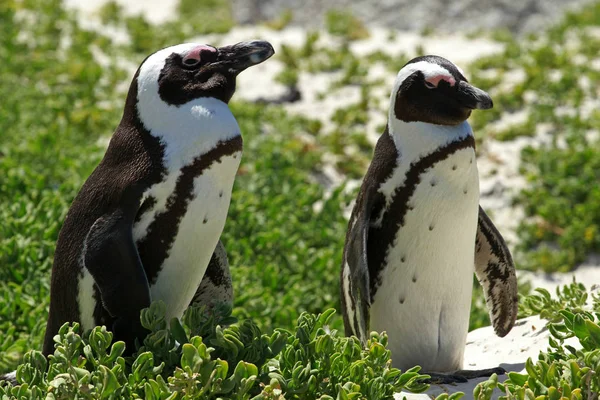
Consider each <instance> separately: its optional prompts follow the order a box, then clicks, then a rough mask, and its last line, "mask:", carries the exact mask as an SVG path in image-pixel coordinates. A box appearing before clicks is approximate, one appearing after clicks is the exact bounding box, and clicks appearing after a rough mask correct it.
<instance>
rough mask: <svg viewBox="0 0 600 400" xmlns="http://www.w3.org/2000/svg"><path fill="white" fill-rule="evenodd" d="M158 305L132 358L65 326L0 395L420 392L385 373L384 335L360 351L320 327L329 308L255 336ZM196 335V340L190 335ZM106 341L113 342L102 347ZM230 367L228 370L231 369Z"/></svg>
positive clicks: (96, 335)
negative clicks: (48, 351)
mask: <svg viewBox="0 0 600 400" xmlns="http://www.w3.org/2000/svg"><path fill="white" fill-rule="evenodd" d="M165 309H166V307H165V305H164V304H163V303H159V302H157V303H153V304H152V305H151V306H150V308H148V309H145V310H143V311H142V315H141V321H142V325H143V326H144V327H146V328H148V329H149V330H150V333H149V335H148V336H147V337H146V338H145V339H144V343H143V345H142V346H141V347H139V348H138V351H137V353H136V354H135V355H134V356H133V357H128V358H125V357H123V353H124V351H125V344H124V343H123V342H115V343H112V333H111V332H108V331H107V330H106V328H105V327H95V328H94V329H92V330H91V331H89V332H86V333H84V334H83V335H82V334H81V333H80V328H79V325H78V324H73V325H69V324H65V325H63V326H62V327H61V329H60V330H59V332H58V334H57V335H56V336H55V337H54V340H55V343H56V345H55V351H54V354H53V355H51V356H50V357H49V359H48V360H47V359H46V358H45V357H44V356H43V355H42V354H41V353H40V352H38V351H30V352H28V353H27V354H26V355H25V358H24V363H23V364H22V365H20V366H19V368H18V369H17V381H18V382H19V385H18V386H16V387H12V386H11V385H10V384H8V383H3V384H0V396H11V395H12V396H15V397H21V396H28V398H31V399H42V398H46V399H48V398H51V399H73V398H90V399H92V398H94V399H97V398H100V399H120V398H145V399H250V398H252V399H255V400H259V399H283V398H286V399H317V398H319V399H333V398H352V399H370V400H376V399H392V398H393V394H394V393H395V392H398V391H400V390H410V391H413V392H421V391H423V390H426V389H427V387H428V385H426V384H423V383H421V382H420V380H422V379H424V378H426V377H427V376H426V375H420V374H419V373H418V371H419V367H415V368H412V369H410V370H408V371H406V372H404V373H402V372H401V371H399V370H397V369H394V368H391V367H390V364H391V361H390V352H389V350H386V348H385V345H386V343H387V337H386V336H385V335H378V334H375V333H374V334H373V335H372V336H371V339H370V340H369V341H368V343H367V346H366V347H363V346H362V345H361V344H360V342H359V341H358V339H356V338H354V337H353V338H345V337H340V336H338V334H337V332H336V331H335V330H334V331H329V330H328V328H327V324H328V323H329V320H330V318H331V316H332V315H333V313H334V310H332V309H330V310H328V311H326V312H324V313H323V314H319V315H313V314H307V313H303V314H302V315H301V316H300V317H299V319H298V324H297V327H296V328H295V329H294V332H293V333H291V332H287V331H283V330H277V331H275V332H274V333H273V334H271V335H265V334H262V333H261V331H260V329H259V328H258V327H257V326H256V325H255V324H254V323H253V322H252V321H250V320H246V321H243V322H241V323H233V324H232V325H231V326H229V327H224V326H223V325H225V324H227V323H230V322H233V320H232V318H231V316H230V312H231V310H230V309H228V308H227V307H219V308H217V309H216V311H215V312H213V314H212V315H211V316H209V315H207V314H206V313H204V312H203V308H201V307H191V308H190V309H188V310H187V311H186V313H185V315H184V317H183V321H184V324H183V325H181V323H180V322H179V320H177V319H176V318H174V319H173V320H172V321H170V328H169V329H168V327H167V321H165ZM197 334H202V336H198V335H197ZM111 343H112V344H111ZM234 366H235V367H234Z"/></svg>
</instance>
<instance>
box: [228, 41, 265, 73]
mask: <svg viewBox="0 0 600 400" xmlns="http://www.w3.org/2000/svg"><path fill="white" fill-rule="evenodd" d="M217 51H218V56H217V62H218V63H219V64H220V65H223V66H225V67H227V68H229V71H231V73H233V74H235V75H237V74H239V73H240V72H242V71H243V70H245V69H246V68H248V67H251V66H253V65H256V64H260V63H261V62H263V61H265V60H266V59H268V58H269V57H271V56H272V55H273V54H275V50H273V46H271V43H269V42H265V41H263V40H253V41H251V42H241V43H237V44H234V45H232V46H224V47H219V48H218V49H217Z"/></svg>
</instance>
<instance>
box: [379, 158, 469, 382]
mask: <svg viewBox="0 0 600 400" xmlns="http://www.w3.org/2000/svg"><path fill="white" fill-rule="evenodd" d="M478 203H479V180H478V173H477V166H476V163H475V152H474V150H473V149H472V148H465V149H462V150H459V151H457V152H455V153H454V154H452V155H450V156H449V157H448V158H446V159H444V160H442V161H440V162H438V163H436V164H434V165H433V166H432V167H431V168H430V169H428V170H426V171H424V172H423V173H422V174H421V175H420V182H419V183H418V184H417V186H416V189H415V191H414V193H413V195H412V197H411V198H410V200H409V208H408V211H407V213H406V216H405V220H404V221H405V223H404V226H403V227H402V228H401V229H400V230H399V231H398V233H397V236H396V238H395V241H394V245H393V247H392V248H391V250H390V251H389V253H388V255H387V261H388V262H387V265H386V266H385V267H384V270H383V272H382V275H381V277H382V280H381V286H380V287H379V289H378V291H377V293H376V295H375V298H374V302H373V305H372V307H371V329H372V330H376V331H382V330H385V331H387V333H388V335H389V348H390V350H391V351H392V359H393V363H394V366H395V367H399V368H403V369H405V368H409V367H412V366H414V365H417V364H418V365H421V366H422V367H423V368H424V369H426V370H429V371H447V370H453V369H458V368H461V367H462V365H461V364H462V357H463V350H464V345H465V338H466V334H467V329H468V322H469V312H470V304H471V291H472V281H473V278H472V276H473V272H474V248H475V234H476V229H477V215H478Z"/></svg>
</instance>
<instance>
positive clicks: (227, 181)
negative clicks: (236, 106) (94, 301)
mask: <svg viewBox="0 0 600 400" xmlns="http://www.w3.org/2000/svg"><path fill="white" fill-rule="evenodd" d="M240 158H241V152H238V153H235V154H233V155H229V156H224V157H222V158H221V159H220V160H221V161H220V162H219V163H214V164H212V166H211V167H210V168H208V169H206V170H205V171H203V173H202V174H201V175H200V176H197V177H196V178H194V183H193V192H192V199H191V200H190V202H189V203H188V204H187V208H186V211H185V214H184V215H183V217H182V218H181V220H180V222H179V227H178V230H177V232H176V235H175V238H174V239H173V242H172V245H171V248H170V250H169V254H168V257H167V258H166V259H165V261H164V263H163V265H162V267H161V270H160V272H159V273H158V276H157V277H156V279H155V283H154V284H153V285H152V286H151V287H150V292H151V296H152V300H162V301H164V302H165V304H167V318H168V319H170V318H172V317H181V315H182V314H183V311H184V310H185V309H186V308H187V306H188V304H189V302H190V301H191V299H192V297H193V296H194V293H195V292H196V289H197V288H198V286H199V285H200V282H201V281H202V277H203V276H204V272H205V271H206V267H207V265H208V263H209V261H210V258H211V256H212V253H213V251H214V249H215V247H216V245H217V242H218V240H219V237H220V236H221V233H222V231H223V227H224V225H225V220H226V218H227V211H228V209H229V203H230V200H231V191H232V187H233V183H234V179H235V175H236V172H237V169H238V167H239V164H240ZM172 181H177V178H173V177H167V179H166V180H165V181H164V182H161V183H160V184H157V185H155V186H153V187H151V188H150V189H148V192H147V195H148V196H154V197H155V198H156V199H157V200H156V203H155V206H154V207H153V209H152V210H150V211H149V212H146V213H144V215H143V216H142V218H141V219H140V221H139V222H138V223H137V224H136V225H135V226H134V240H135V241H136V242H137V241H139V240H141V239H142V238H143V236H144V234H145V233H146V232H147V230H146V228H147V227H148V225H149V224H150V223H151V222H152V220H153V219H154V217H155V216H156V215H157V214H158V213H161V212H164V210H165V209H166V207H168V206H169V201H168V198H169V197H168V195H170V194H171V193H172V192H169V188H170V187H171V183H172Z"/></svg>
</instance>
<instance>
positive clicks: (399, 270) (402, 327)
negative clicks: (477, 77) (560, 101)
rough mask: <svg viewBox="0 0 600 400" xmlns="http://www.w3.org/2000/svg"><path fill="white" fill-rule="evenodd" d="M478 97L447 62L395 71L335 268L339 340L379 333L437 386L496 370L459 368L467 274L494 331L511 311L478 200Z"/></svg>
mask: <svg viewBox="0 0 600 400" xmlns="http://www.w3.org/2000/svg"><path fill="white" fill-rule="evenodd" d="M491 107H492V100H491V98H490V97H489V95H488V94H487V93H485V92H484V91H482V90H480V89H478V88H476V87H474V86H472V85H470V84H469V83H467V80H466V79H465V77H464V76H463V74H462V72H461V71H460V70H459V69H458V68H457V67H456V66H455V65H454V64H452V63H451V62H450V61H448V60H446V59H444V58H442V57H437V56H424V57H418V58H415V59H413V60H411V61H410V62H408V64H406V65H405V66H404V67H403V68H402V69H401V70H400V72H399V73H398V76H397V78H396V82H395V84H394V88H393V90H392V94H391V98H390V109H389V116H388V124H387V127H386V130H385V132H384V133H383V135H382V136H381V137H380V139H379V141H378V142H377V146H376V147H375V153H374V156H373V161H372V163H371V165H370V167H369V169H368V171H367V174H366V176H365V178H364V180H363V183H362V187H361V189H360V192H359V194H358V198H357V200H356V204H355V206H354V209H353V211H352V215H351V217H350V222H349V224H348V231H347V235H346V243H345V246H344V254H343V263H342V271H341V285H340V286H341V301H342V312H343V317H344V325H345V330H346V334H347V335H355V336H357V337H358V338H360V339H361V341H362V342H363V343H364V342H366V340H367V339H368V336H369V332H370V330H375V331H387V334H388V339H389V341H388V346H389V349H390V350H391V352H392V363H393V365H394V367H396V368H401V369H407V368H410V367H413V366H415V365H420V366H421V367H422V368H423V370H424V371H428V372H427V373H430V372H435V374H433V375H432V378H434V379H435V380H436V381H439V382H453V381H464V380H466V378H470V377H474V376H484V375H489V374H490V373H492V372H503V370H502V369H500V368H496V369H492V370H485V371H459V370H460V369H461V368H462V364H463V353H464V349H465V344H466V343H465V342H466V336H467V331H468V327H469V316H470V308H471V295H472V287H473V278H472V276H473V272H475V273H476V275H477V278H478V280H479V282H480V283H481V284H482V286H483V289H484V291H485V296H486V302H487V306H488V308H489V312H490V317H491V320H492V324H493V325H494V330H495V332H496V334H497V335H499V336H501V337H502V336H504V335H506V334H507V333H508V332H509V331H510V330H511V328H512V326H513V324H514V322H515V319H516V316H517V281H516V274H515V267H514V264H513V261H512V258H511V255H510V252H509V250H508V249H507V247H506V244H505V242H504V240H503V238H502V236H501V235H500V233H499V232H498V231H497V230H496V228H495V227H494V225H493V223H492V221H491V220H490V219H489V218H488V216H487V215H486V214H485V212H484V211H483V209H481V207H479V178H478V171H477V164H476V161H475V140H474V138H473V132H472V130H471V127H470V126H469V124H468V122H467V121H466V120H467V118H468V117H469V116H470V114H471V111H472V110H473V109H489V108H491Z"/></svg>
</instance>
